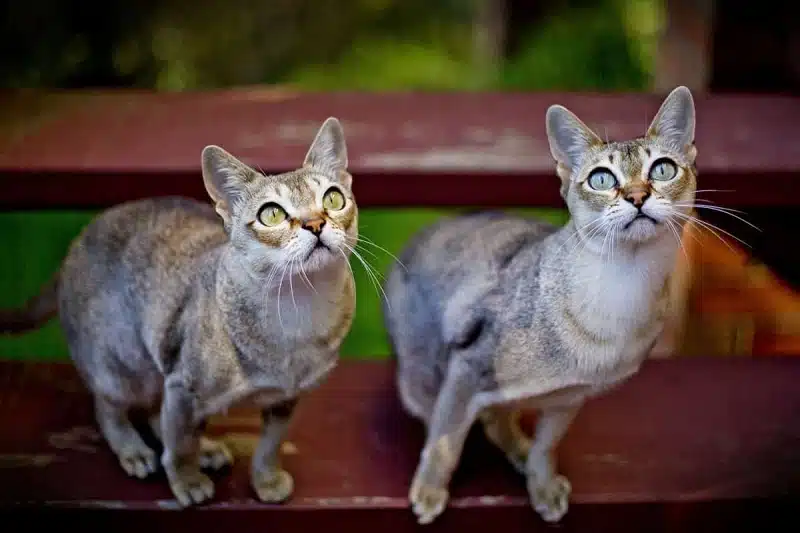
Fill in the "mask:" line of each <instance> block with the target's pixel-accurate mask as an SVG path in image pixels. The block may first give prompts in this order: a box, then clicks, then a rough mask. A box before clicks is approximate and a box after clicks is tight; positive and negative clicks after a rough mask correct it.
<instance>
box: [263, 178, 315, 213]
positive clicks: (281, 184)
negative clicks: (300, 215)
mask: <svg viewBox="0 0 800 533" xmlns="http://www.w3.org/2000/svg"><path fill="white" fill-rule="evenodd" d="M312 176H313V174H310V173H307V172H302V171H294V172H287V173H285V174H279V175H277V176H274V177H273V180H274V181H273V190H274V192H275V194H276V195H278V196H279V197H280V198H281V199H283V200H285V201H287V202H288V203H290V204H291V206H292V207H294V208H296V209H303V208H306V207H308V206H309V205H311V204H314V203H315V200H316V194H315V193H316V189H317V187H318V186H319V182H318V181H317V180H316V179H313V178H312Z"/></svg>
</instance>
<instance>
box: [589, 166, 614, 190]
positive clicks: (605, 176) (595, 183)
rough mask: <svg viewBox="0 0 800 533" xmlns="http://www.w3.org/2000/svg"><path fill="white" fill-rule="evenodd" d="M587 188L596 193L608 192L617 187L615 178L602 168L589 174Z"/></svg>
mask: <svg viewBox="0 0 800 533" xmlns="http://www.w3.org/2000/svg"><path fill="white" fill-rule="evenodd" d="M588 181H589V187H591V188H592V189H594V190H596V191H608V190H611V189H613V188H614V187H616V186H617V178H615V177H614V174H612V173H611V172H609V171H608V170H606V169H604V168H598V169H595V170H593V171H592V173H591V174H589V180H588Z"/></svg>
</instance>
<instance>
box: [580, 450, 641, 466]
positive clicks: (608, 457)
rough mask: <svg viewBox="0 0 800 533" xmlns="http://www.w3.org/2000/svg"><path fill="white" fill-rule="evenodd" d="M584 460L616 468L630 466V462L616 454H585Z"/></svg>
mask: <svg viewBox="0 0 800 533" xmlns="http://www.w3.org/2000/svg"><path fill="white" fill-rule="evenodd" d="M582 459H583V460H584V461H587V462H592V463H604V464H608V465H614V466H627V465H628V464H630V461H628V460H627V459H625V458H624V457H623V456H621V455H618V454H615V453H603V454H584V455H583V456H582Z"/></svg>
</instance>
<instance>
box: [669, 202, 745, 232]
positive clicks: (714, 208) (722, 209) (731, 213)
mask: <svg viewBox="0 0 800 533" xmlns="http://www.w3.org/2000/svg"><path fill="white" fill-rule="evenodd" d="M675 205H676V206H677V207H688V208H692V209H708V210H709V211H715V212H717V213H723V214H725V215H728V216H730V217H733V218H735V219H737V220H740V221H741V222H744V223H745V224H747V225H748V226H750V227H751V228H753V229H754V230H756V231H761V228H759V227H758V226H756V225H755V224H753V223H752V222H750V221H748V220H746V219H744V218H742V217H740V216H738V215H735V214H734V213H742V211H737V210H735V209H729V208H727V207H721V206H718V205H705V204H701V205H697V204H675Z"/></svg>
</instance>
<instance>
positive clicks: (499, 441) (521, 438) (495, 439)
mask: <svg viewBox="0 0 800 533" xmlns="http://www.w3.org/2000/svg"><path fill="white" fill-rule="evenodd" d="M520 414H521V412H520V410H519V409H514V408H513V407H506V406H503V405H498V406H492V407H487V408H486V409H484V410H483V411H481V413H480V415H479V417H480V421H481V424H482V425H483V431H484V433H486V437H487V438H488V439H489V441H490V442H491V443H492V444H494V445H495V446H497V447H498V448H500V450H501V451H502V452H503V453H505V454H506V457H507V458H508V461H509V462H510V463H511V465H512V466H513V467H514V468H515V469H516V470H517V472H519V473H520V474H525V473H526V472H525V463H526V461H527V459H528V452H529V451H530V447H531V439H530V438H529V437H528V436H527V435H526V434H525V433H524V432H523V431H522V428H520V426H519V417H520Z"/></svg>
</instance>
